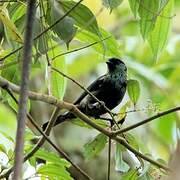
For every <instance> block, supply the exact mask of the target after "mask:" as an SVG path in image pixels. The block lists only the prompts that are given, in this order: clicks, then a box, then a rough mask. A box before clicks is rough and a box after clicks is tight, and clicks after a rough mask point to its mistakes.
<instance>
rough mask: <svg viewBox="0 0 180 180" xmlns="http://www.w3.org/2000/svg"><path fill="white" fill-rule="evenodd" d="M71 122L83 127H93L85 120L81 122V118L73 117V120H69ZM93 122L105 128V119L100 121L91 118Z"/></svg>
mask: <svg viewBox="0 0 180 180" xmlns="http://www.w3.org/2000/svg"><path fill="white" fill-rule="evenodd" d="M71 122H72V123H73V124H75V125H77V126H80V127H85V128H88V129H93V128H92V127H91V126H90V125H88V124H86V123H85V122H83V121H82V120H81V119H78V118H77V119H74V120H73V121H71ZM93 122H94V123H96V124H98V125H99V126H102V127H104V128H106V127H107V126H108V125H107V123H106V122H105V121H102V120H100V119H93Z"/></svg>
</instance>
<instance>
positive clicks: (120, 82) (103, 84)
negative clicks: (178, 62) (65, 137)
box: [42, 57, 127, 130]
mask: <svg viewBox="0 0 180 180" xmlns="http://www.w3.org/2000/svg"><path fill="white" fill-rule="evenodd" d="M106 64H107V73H106V74H104V75H102V76H101V77H99V78H97V79H96V80H95V81H94V82H92V83H91V84H90V85H89V87H88V88H87V89H88V90H89V91H90V92H91V93H92V94H93V95H94V96H95V97H96V98H97V99H98V100H99V102H97V100H96V99H95V98H93V97H92V96H91V95H90V94H88V92H87V91H84V92H83V93H82V94H81V95H80V96H79V98H78V99H77V100H76V101H75V102H74V103H73V104H74V105H76V107H77V108H78V109H79V110H80V111H81V112H83V113H84V114H86V115H87V116H90V117H93V118H100V116H101V115H103V114H105V113H107V109H106V108H105V107H104V105H105V106H106V107H107V108H108V109H109V110H112V109H114V108H115V107H116V106H117V105H119V104H120V103H121V101H122V99H123V97H124V95H125V92H126V86H127V67H126V65H125V63H124V62H123V61H122V60H120V59H119V58H114V57H113V58H110V59H109V60H108V61H107V62H106ZM74 118H76V117H75V115H74V114H73V113H71V112H65V113H64V114H61V115H59V116H58V117H57V119H56V122H55V124H54V126H56V125H58V124H60V123H62V122H64V121H66V120H72V119H74ZM47 124H48V122H46V123H44V124H43V125H42V129H43V130H45V128H46V127H47Z"/></svg>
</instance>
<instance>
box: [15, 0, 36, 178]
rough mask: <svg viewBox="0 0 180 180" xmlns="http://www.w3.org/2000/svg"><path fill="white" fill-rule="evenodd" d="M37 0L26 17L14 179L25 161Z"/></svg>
mask: <svg viewBox="0 0 180 180" xmlns="http://www.w3.org/2000/svg"><path fill="white" fill-rule="evenodd" d="M35 4H36V1H35V0H29V1H28V8H27V19H26V31H25V37H24V53H23V62H22V74H21V79H22V80H21V89H20V97H19V110H18V114H17V132H16V145H15V158H14V174H13V179H14V180H19V179H21V169H22V163H23V149H24V132H25V120H26V111H27V108H26V106H27V100H28V83H29V71H30V62H31V54H32V44H33V38H32V34H33V25H34V15H35Z"/></svg>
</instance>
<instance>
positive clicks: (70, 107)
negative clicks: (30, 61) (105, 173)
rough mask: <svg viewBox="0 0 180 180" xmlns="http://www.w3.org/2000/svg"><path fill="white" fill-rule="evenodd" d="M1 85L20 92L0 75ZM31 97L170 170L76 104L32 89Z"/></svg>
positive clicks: (158, 165)
mask: <svg viewBox="0 0 180 180" xmlns="http://www.w3.org/2000/svg"><path fill="white" fill-rule="evenodd" d="M0 86H1V87H8V88H10V89H11V90H12V91H14V92H16V93H19V87H18V86H16V85H14V84H13V83H10V82H9V81H7V80H6V79H4V78H2V77H0ZM29 98H30V99H33V100H39V101H43V102H46V103H49V104H52V105H54V106H57V107H59V108H61V109H66V110H68V111H71V112H72V113H73V114H74V115H75V116H76V117H79V118H80V119H81V120H82V121H84V122H85V123H87V124H88V125H90V126H91V127H93V128H94V129H96V130H98V131H100V132H101V133H103V134H105V135H106V136H108V137H111V139H114V140H115V141H117V142H119V143H120V144H122V145H123V146H125V147H126V148H127V149H128V150H129V151H131V152H132V153H134V154H135V155H137V156H139V157H141V158H142V159H144V160H146V161H148V162H150V163H151V164H153V165H155V166H157V167H159V168H162V169H164V170H166V171H170V169H169V168H168V167H166V166H164V165H162V164H160V163H158V162H156V161H154V160H152V159H150V158H149V157H147V156H145V155H143V154H142V153H140V152H139V151H137V150H136V149H134V148H133V147H131V146H130V145H129V144H128V143H127V142H126V141H125V140H124V139H123V138H121V137H115V136H114V134H113V132H112V131H108V130H106V129H104V128H102V127H101V126H99V125H97V124H95V123H94V122H92V121H91V119H89V118H88V116H86V115H85V114H84V113H82V112H81V111H80V110H79V109H78V108H77V107H76V106H75V105H73V104H70V103H67V102H64V101H59V100H58V99H56V98H55V97H53V96H48V95H44V94H39V93H35V92H32V91H29Z"/></svg>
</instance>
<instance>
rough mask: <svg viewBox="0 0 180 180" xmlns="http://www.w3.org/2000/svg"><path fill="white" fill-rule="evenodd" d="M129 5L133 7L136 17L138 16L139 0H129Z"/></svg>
mask: <svg viewBox="0 0 180 180" xmlns="http://www.w3.org/2000/svg"><path fill="white" fill-rule="evenodd" d="M129 5H130V8H131V11H132V12H133V14H134V17H135V18H137V14H138V9H139V0H129Z"/></svg>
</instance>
